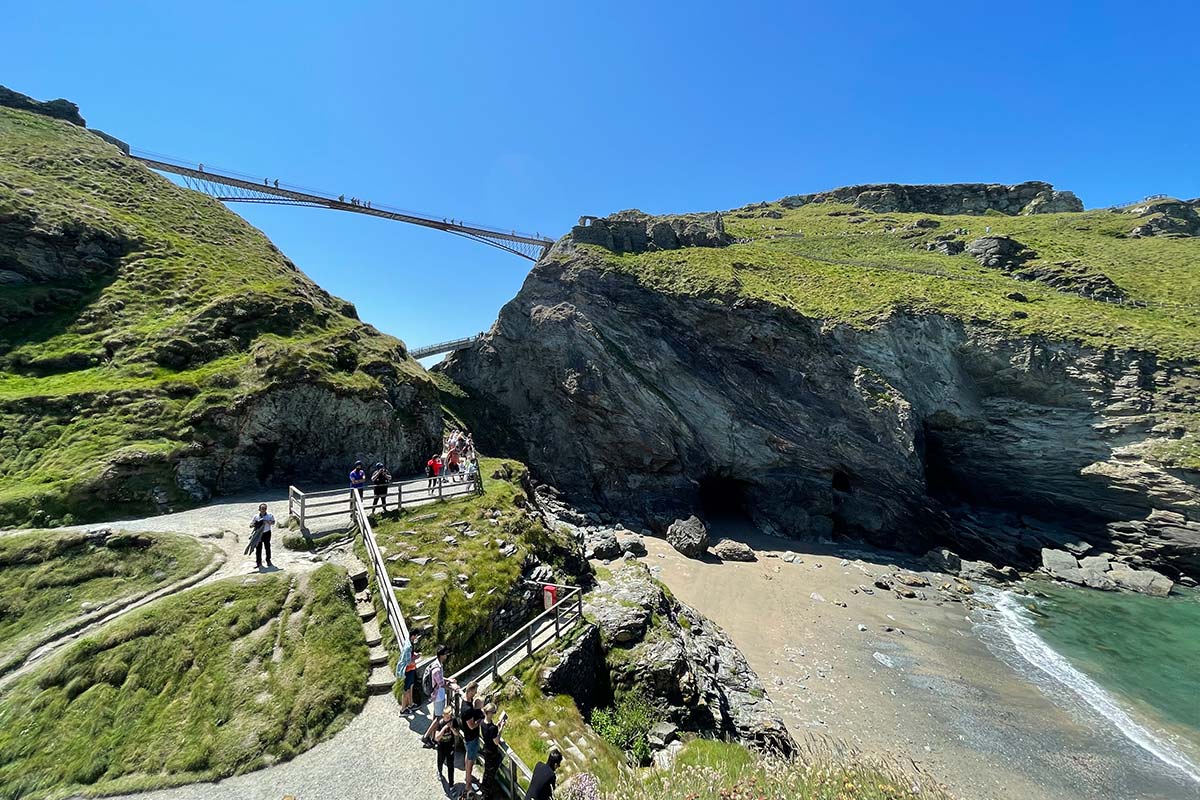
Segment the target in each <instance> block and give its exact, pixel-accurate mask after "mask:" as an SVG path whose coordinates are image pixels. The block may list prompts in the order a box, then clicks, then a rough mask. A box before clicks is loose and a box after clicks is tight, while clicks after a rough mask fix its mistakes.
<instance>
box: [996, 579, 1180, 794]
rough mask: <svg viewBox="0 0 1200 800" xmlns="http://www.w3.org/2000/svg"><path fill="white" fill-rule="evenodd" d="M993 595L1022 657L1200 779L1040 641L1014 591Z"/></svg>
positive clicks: (1141, 744)
mask: <svg viewBox="0 0 1200 800" xmlns="http://www.w3.org/2000/svg"><path fill="white" fill-rule="evenodd" d="M992 599H993V600H994V601H995V609H996V612H997V617H998V621H999V627H1000V629H1001V630H1002V631H1003V632H1004V633H1005V635H1007V636H1008V638H1009V640H1010V641H1011V642H1012V645H1013V647H1014V648H1015V649H1016V651H1017V653H1018V654H1019V655H1020V656H1021V657H1022V658H1023V659H1025V660H1026V661H1028V662H1029V663H1030V664H1031V665H1033V666H1034V667H1036V668H1038V669H1039V670H1041V671H1042V672H1044V673H1045V674H1046V675H1049V676H1050V677H1051V678H1052V679H1054V680H1055V681H1056V682H1057V683H1060V684H1062V685H1063V686H1065V687H1067V688H1068V689H1070V690H1071V691H1072V692H1074V693H1075V694H1076V695H1077V696H1078V697H1079V698H1080V699H1081V700H1082V701H1083V702H1084V703H1086V704H1087V705H1088V706H1089V707H1091V708H1092V709H1093V710H1094V711H1096V712H1097V713H1098V714H1100V715H1101V716H1103V717H1104V718H1105V719H1107V720H1108V721H1109V722H1111V723H1112V724H1113V725H1115V726H1116V727H1117V729H1118V730H1120V731H1121V733H1123V734H1124V735H1125V737H1126V738H1127V739H1129V740H1130V741H1131V742H1133V743H1134V744H1136V745H1137V746H1138V747H1141V748H1142V749H1143V750H1145V751H1146V752H1148V753H1150V754H1151V755H1153V756H1154V757H1155V758H1157V759H1158V760H1159V761H1161V762H1163V763H1164V764H1167V765H1169V766H1171V767H1174V768H1175V769H1177V770H1179V771H1180V772H1182V773H1183V774H1184V775H1187V776H1188V777H1189V778H1191V779H1192V780H1193V781H1195V782H1196V783H1200V767H1198V766H1197V765H1196V764H1194V763H1193V762H1192V761H1191V760H1189V759H1188V757H1187V756H1185V755H1184V754H1183V753H1181V752H1179V751H1178V750H1177V749H1175V747H1173V746H1172V745H1171V744H1170V743H1169V742H1166V741H1163V740H1162V739H1161V738H1159V737H1158V736H1155V735H1154V734H1153V733H1151V732H1150V731H1148V730H1146V729H1145V728H1143V727H1142V726H1141V725H1139V724H1138V723H1137V722H1135V721H1134V720H1133V718H1131V717H1130V716H1129V714H1127V713H1125V711H1124V709H1122V708H1121V707H1120V706H1119V705H1118V704H1117V702H1116V700H1115V699H1114V698H1113V696H1112V695H1110V694H1109V693H1108V692H1106V691H1105V690H1104V688H1103V687H1101V686H1100V685H1099V684H1097V683H1096V682H1095V681H1093V680H1092V679H1091V678H1089V677H1088V676H1087V675H1084V674H1083V673H1082V672H1080V671H1079V670H1077V669H1075V667H1073V666H1071V663H1070V662H1069V661H1067V660H1066V659H1065V658H1063V657H1062V656H1060V655H1059V654H1058V653H1056V652H1055V651H1054V650H1052V649H1051V648H1050V646H1049V645H1048V644H1046V643H1045V642H1044V641H1042V638H1041V637H1040V636H1038V634H1037V632H1036V631H1035V630H1034V628H1033V622H1032V621H1031V620H1030V618H1029V613H1028V611H1026V609H1025V608H1024V606H1022V605H1021V604H1020V603H1019V602H1018V601H1017V598H1016V595H1014V594H1013V593H1012V592H998V593H995V594H994V595H992Z"/></svg>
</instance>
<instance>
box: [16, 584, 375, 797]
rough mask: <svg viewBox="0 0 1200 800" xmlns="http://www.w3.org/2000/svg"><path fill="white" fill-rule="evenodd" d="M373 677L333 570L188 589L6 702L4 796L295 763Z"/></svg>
mask: <svg viewBox="0 0 1200 800" xmlns="http://www.w3.org/2000/svg"><path fill="white" fill-rule="evenodd" d="M367 670H368V663H367V647H366V643H365V641H364V639H363V635H362V627H361V624H360V623H359V620H358V616H357V614H356V612H355V609H354V601H353V596H352V593H351V589H350V586H349V582H348V581H347V579H346V575H345V572H343V571H342V570H340V569H338V568H336V567H333V566H331V565H326V566H323V567H321V568H320V569H318V570H317V571H315V572H313V573H310V574H308V575H303V576H287V575H284V574H276V575H262V576H256V577H254V578H251V579H244V578H234V579H228V580H223V581H219V582H217V583H214V584H211V585H208V586H204V587H201V588H197V589H192V590H189V591H186V592H183V593H181V594H179V595H175V596H172V597H170V598H167V599H164V600H162V601H160V602H157V603H155V604H154V605H153V607H152V608H148V609H144V610H140V611H137V612H133V613H131V614H130V615H129V616H128V617H126V618H123V619H121V620H118V621H117V622H114V623H113V624H111V625H108V626H106V627H105V628H103V629H102V630H101V631H100V632H99V633H97V634H95V635H93V636H90V637H88V638H86V639H83V640H81V641H80V642H79V643H77V644H75V645H73V646H71V647H70V648H68V649H67V650H66V651H65V652H63V653H61V654H60V655H58V656H56V657H55V658H54V659H53V660H52V661H50V663H48V664H46V665H45V666H44V667H42V668H41V669H40V670H38V671H37V672H34V673H32V674H30V675H28V676H24V677H22V678H21V679H20V680H19V681H18V682H17V683H16V684H14V685H13V686H12V687H10V688H9V689H7V690H6V691H5V693H4V694H3V695H0V797H3V798H13V799H15V798H60V797H67V796H77V795H80V794H82V795H92V794H100V793H109V794H111V793H117V792H127V791H135V790H141V789H147V788H152V787H156V786H164V785H172V784H179V783H187V782H192V781H197V780H210V779H214V778H219V777H222V776H227V775H231V774H234V773H240V772H245V771H248V770H252V769H256V768H258V767H262V766H264V765H266V764H269V763H273V762H274V761H277V760H280V759H287V758H290V757H292V756H294V755H295V754H297V753H299V752H301V751H303V750H305V749H307V748H309V747H311V746H312V745H313V744H315V743H316V742H317V741H319V740H321V739H323V738H325V737H327V736H329V735H330V734H332V733H333V732H334V731H336V730H338V729H339V728H340V727H342V726H343V725H344V724H345V723H346V722H347V721H349V719H351V718H352V717H353V716H354V714H356V713H357V712H358V710H359V709H360V708H361V707H362V705H363V703H364V701H365V694H366V676H367Z"/></svg>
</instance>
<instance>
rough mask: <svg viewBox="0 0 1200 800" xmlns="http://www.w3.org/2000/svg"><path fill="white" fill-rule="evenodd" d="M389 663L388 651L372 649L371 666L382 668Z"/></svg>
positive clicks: (378, 648)
mask: <svg viewBox="0 0 1200 800" xmlns="http://www.w3.org/2000/svg"><path fill="white" fill-rule="evenodd" d="M387 662H388V654H387V650H384V649H383V648H382V647H373V648H372V649H371V666H372V667H381V666H383V665H384V664H387Z"/></svg>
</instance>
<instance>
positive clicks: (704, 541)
mask: <svg viewBox="0 0 1200 800" xmlns="http://www.w3.org/2000/svg"><path fill="white" fill-rule="evenodd" d="M667 544H669V545H671V547H674V548H675V549H676V550H678V551H679V552H680V553H682V554H683V555H685V556H687V557H688V558H700V556H702V555H704V553H705V552H706V551H707V550H708V528H706V527H705V526H704V523H703V522H701V521H700V519H699V518H698V517H695V516H692V517H688V518H687V519H677V520H675V521H674V522H672V523H671V526H670V527H669V528H667Z"/></svg>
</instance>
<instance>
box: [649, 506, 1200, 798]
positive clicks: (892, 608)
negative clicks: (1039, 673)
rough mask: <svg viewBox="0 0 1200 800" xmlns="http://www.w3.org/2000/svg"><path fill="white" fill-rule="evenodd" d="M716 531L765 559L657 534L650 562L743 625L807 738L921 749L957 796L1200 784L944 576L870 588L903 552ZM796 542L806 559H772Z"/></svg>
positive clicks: (765, 676)
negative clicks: (945, 589)
mask: <svg viewBox="0 0 1200 800" xmlns="http://www.w3.org/2000/svg"><path fill="white" fill-rule="evenodd" d="M712 534H713V540H714V541H717V540H718V539H719V538H722V537H726V538H733V539H738V540H741V541H744V542H746V543H748V544H750V545H751V546H752V547H753V548H754V549H755V550H756V551H757V552H758V556H759V560H758V561H757V562H749V563H740V562H725V563H721V562H718V561H716V560H715V559H712V560H709V561H697V560H693V559H688V558H685V557H683V556H681V555H680V554H679V553H677V552H676V551H675V550H674V549H673V548H671V547H670V545H668V544H667V543H666V542H664V541H662V540H660V539H653V538H649V537H647V539H646V546H647V549H648V551H649V554H648V555H647V556H646V557H645V558H643V559H642V560H643V561H644V562H646V564H647V565H648V566H649V567H650V568H651V569H652V570H654V571H655V573H656V574H657V575H658V577H659V578H660V579H661V580H662V581H663V582H664V583H665V584H666V585H667V586H668V587H669V588H670V589H671V591H672V592H673V593H674V594H675V595H676V596H677V597H678V598H679V599H680V600H681V601H683V602H685V603H687V604H688V605H691V606H692V607H694V608H696V609H697V610H698V611H700V612H702V613H704V614H705V615H707V616H708V617H710V618H711V619H712V620H713V621H715V622H716V623H717V624H719V625H721V626H722V627H723V628H724V629H725V630H726V632H727V633H728V634H729V635H730V636H731V637H732V638H733V640H734V642H736V643H737V645H738V646H739V647H740V648H741V650H742V652H743V653H745V655H746V658H747V659H748V660H749V662H750V665H751V666H752V667H753V668H754V669H755V670H756V671H757V672H758V675H759V677H760V678H761V679H762V682H763V684H764V686H765V687H766V689H767V693H768V694H769V695H770V697H771V698H772V700H773V701H774V702H775V704H776V707H777V708H778V710H779V713H780V714H781V716H782V717H783V720H784V722H785V723H786V724H787V726H788V728H789V730H790V731H791V732H792V734H793V736H795V737H796V738H797V739H798V740H800V739H804V738H805V737H806V736H809V735H813V736H817V737H822V738H828V739H832V740H834V741H836V742H840V743H843V744H846V745H849V746H851V747H853V748H855V749H858V750H860V751H862V752H863V753H866V754H868V755H870V754H879V755H886V756H891V757H894V758H897V759H899V760H901V761H906V760H909V759H911V761H912V762H913V763H915V764H916V765H917V766H918V767H919V769H920V770H921V771H922V772H924V773H925V774H927V775H928V776H931V777H932V778H934V779H935V780H937V781H938V782H940V783H942V784H943V785H945V786H946V787H947V788H948V789H949V790H950V791H951V792H952V793H953V794H954V795H956V796H957V797H960V798H963V800H1001V799H1002V798H1003V799H1005V800H1007V799H1008V798H1050V799H1051V800H1100V799H1101V798H1103V799H1104V800H1109V798H1146V799H1147V800H1179V798H1196V797H1200V793H1197V788H1198V787H1196V785H1195V784H1193V783H1188V782H1187V781H1186V779H1184V778H1182V776H1177V775H1174V774H1171V770H1169V769H1168V768H1166V767H1165V766H1164V765H1162V764H1161V763H1160V762H1158V761H1156V760H1154V759H1153V757H1151V756H1149V755H1148V754H1146V753H1145V752H1144V751H1142V750H1140V749H1139V748H1138V747H1136V746H1135V745H1133V744H1132V743H1130V742H1128V740H1126V739H1125V738H1124V737H1123V736H1121V734H1119V733H1118V732H1116V731H1114V730H1112V729H1111V726H1110V725H1107V724H1106V721H1105V720H1103V719H1102V718H1099V717H1098V716H1097V715H1096V714H1094V713H1093V712H1090V710H1089V709H1087V708H1086V707H1085V706H1083V705H1082V703H1079V702H1077V701H1076V702H1072V699H1071V698H1070V697H1059V696H1058V694H1057V693H1056V692H1054V691H1053V687H1052V689H1051V691H1049V692H1048V691H1044V690H1043V689H1042V688H1039V686H1038V685H1037V684H1035V683H1034V682H1033V681H1032V680H1029V679H1030V678H1034V677H1036V676H1034V675H1032V674H1031V673H1026V674H1020V672H1022V671H1024V668H1025V665H1024V664H1022V663H1020V661H1019V659H1009V658H1008V657H1007V656H1005V658H1003V659H1002V658H1000V657H998V656H997V655H996V654H994V653H993V651H992V650H990V649H989V648H988V646H987V645H986V644H985V643H984V641H983V639H982V638H981V634H982V636H984V637H989V638H991V639H993V640H995V639H996V638H997V637H995V636H993V635H992V634H991V632H990V631H989V629H988V625H987V623H986V622H985V620H986V618H987V612H986V610H984V609H980V608H978V607H976V608H969V607H968V605H967V604H964V603H958V602H950V601H946V600H944V599H943V598H942V596H941V595H940V593H939V592H938V586H940V585H941V584H942V583H944V582H945V581H946V580H947V579H946V578H944V577H939V576H938V575H937V574H936V573H932V572H919V574H922V575H924V576H925V577H927V578H928V579H929V580H930V582H931V583H932V584H933V585H932V586H929V587H924V588H916V589H915V591H917V592H922V593H924V595H925V596H926V598H927V599H924V600H922V599H903V598H900V597H897V596H896V595H895V594H894V593H892V592H888V591H884V590H881V589H879V588H876V587H874V586H873V585H872V583H873V580H874V578H875V577H876V576H883V575H888V574H891V573H893V572H895V571H896V569H897V564H902V563H903V562H902V561H897V560H896V559H903V556H899V555H897V554H888V553H886V552H883V551H869V550H865V549H863V548H861V547H847V548H839V547H838V546H837V545H822V544H817V543H805V542H798V541H793V540H783V539H778V538H774V537H769V536H765V535H763V534H760V533H758V532H757V531H756V530H755V529H754V528H753V527H751V526H750V525H749V524H748V523H745V522H737V521H732V520H730V521H721V522H718V523H717V524H716V525H714V526H713V528H712ZM789 550H790V551H791V552H793V553H795V554H796V555H797V557H798V560H797V561H795V562H793V563H786V562H785V561H784V560H783V559H782V558H771V557H767V556H768V554H769V553H774V554H776V555H779V556H782V555H783V554H784V553H786V552H787V551H789ZM860 586H866V587H868V588H870V589H871V590H872V591H873V594H867V593H865V592H863V591H862V589H860V588H859V587H860ZM814 594H815V595H816V596H815V597H814ZM838 603H845V607H841V606H840V605H838ZM981 623H982V624H981ZM860 625H861V626H865V627H866V630H865V631H863V630H860V629H859V626H860ZM887 627H891V628H893V629H894V630H892V631H890V632H889V631H887V630H886V628H887ZM999 638H1002V637H999ZM1000 654H1001V655H1005V654H1004V653H1003V652H1001V653H1000Z"/></svg>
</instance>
